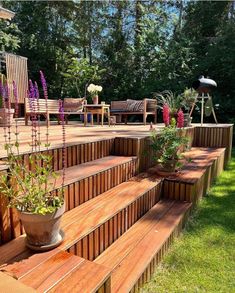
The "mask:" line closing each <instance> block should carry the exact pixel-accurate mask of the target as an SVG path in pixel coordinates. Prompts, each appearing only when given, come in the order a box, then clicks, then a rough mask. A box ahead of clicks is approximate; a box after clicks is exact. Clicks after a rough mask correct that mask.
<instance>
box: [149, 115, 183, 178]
mask: <svg viewBox="0 0 235 293" xmlns="http://www.w3.org/2000/svg"><path fill="white" fill-rule="evenodd" d="M181 115H182V114H181ZM178 124H179V122H178ZM187 143H188V138H187V137H185V136H184V132H183V131H182V129H181V128H177V127H176V120H175V118H172V119H171V123H170V124H169V125H168V126H165V127H164V128H163V130H162V131H161V132H160V133H157V132H156V130H152V131H151V144H150V145H151V148H152V150H153V152H154V160H155V161H156V162H157V163H158V168H157V172H158V173H160V174H162V173H163V175H165V174H167V175H168V174H171V173H174V172H175V171H176V168H177V167H178V166H180V162H179V160H180V159H181V158H182V156H181V152H182V149H183V146H185V145H187Z"/></svg>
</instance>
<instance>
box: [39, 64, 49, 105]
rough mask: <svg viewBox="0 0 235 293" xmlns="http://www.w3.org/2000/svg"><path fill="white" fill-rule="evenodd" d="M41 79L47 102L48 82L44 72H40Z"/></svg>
mask: <svg viewBox="0 0 235 293" xmlns="http://www.w3.org/2000/svg"><path fill="white" fill-rule="evenodd" d="M40 77H41V83H42V88H43V93H44V98H45V100H47V99H48V92H47V82H46V79H45V77H44V74H43V72H42V71H41V70H40Z"/></svg>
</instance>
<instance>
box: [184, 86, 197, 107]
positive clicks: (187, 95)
mask: <svg viewBox="0 0 235 293" xmlns="http://www.w3.org/2000/svg"><path fill="white" fill-rule="evenodd" d="M197 96H198V93H197V92H196V91H195V90H194V89H192V88H191V89H188V88H186V89H185V90H184V92H183V93H182V94H181V97H182V102H181V106H182V107H184V109H185V110H187V111H189V109H190V108H191V107H192V105H193V104H194V103H195V102H196V100H197Z"/></svg>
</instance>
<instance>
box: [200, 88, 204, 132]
mask: <svg viewBox="0 0 235 293" xmlns="http://www.w3.org/2000/svg"><path fill="white" fill-rule="evenodd" d="M203 115H204V93H202V106H201V126H202V125H203Z"/></svg>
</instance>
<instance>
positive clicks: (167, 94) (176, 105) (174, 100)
mask: <svg viewBox="0 0 235 293" xmlns="http://www.w3.org/2000/svg"><path fill="white" fill-rule="evenodd" d="M155 97H156V99H157V105H158V108H160V109H161V110H162V109H163V106H164V105H168V106H169V108H170V113H171V114H172V115H174V114H176V113H177V112H178V110H179V109H180V108H181V106H182V105H183V101H184V97H183V96H182V95H177V94H174V93H173V92H171V91H164V92H162V93H158V94H155Z"/></svg>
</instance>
